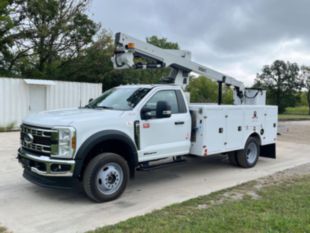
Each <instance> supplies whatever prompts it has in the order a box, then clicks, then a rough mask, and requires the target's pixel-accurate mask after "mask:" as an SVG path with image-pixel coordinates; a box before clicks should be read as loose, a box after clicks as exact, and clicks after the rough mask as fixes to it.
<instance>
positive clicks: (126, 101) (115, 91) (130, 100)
mask: <svg viewBox="0 0 310 233" xmlns="http://www.w3.org/2000/svg"><path fill="white" fill-rule="evenodd" d="M150 90H151V89H150V88H134V87H116V88H112V89H110V90H107V91H105V92H104V93H103V94H102V95H101V96H100V97H98V98H97V99H95V100H93V101H91V102H90V103H89V104H88V105H86V106H85V107H86V108H104V109H114V110H123V111H126V110H132V109H133V108H134V107H135V106H136V105H137V104H138V103H139V102H140V100H141V99H142V98H143V97H144V96H145V95H146V94H147V93H148V92H149V91H150Z"/></svg>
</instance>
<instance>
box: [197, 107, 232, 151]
mask: <svg viewBox="0 0 310 233" xmlns="http://www.w3.org/2000/svg"><path fill="white" fill-rule="evenodd" d="M225 132H226V129H225V114H224V111H223V109H220V108H217V109H206V120H205V130H204V132H203V134H204V135H205V136H204V142H205V144H206V146H207V147H206V148H207V149H208V155H210V154H217V153H222V152H223V151H225Z"/></svg>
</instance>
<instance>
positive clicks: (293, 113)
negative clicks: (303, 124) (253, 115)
mask: <svg viewBox="0 0 310 233" xmlns="http://www.w3.org/2000/svg"><path fill="white" fill-rule="evenodd" d="M279 120H281V121H295V120H296V121H300V120H310V115H309V109H308V107H307V106H300V107H288V108H286V110H285V112H284V114H280V115H279Z"/></svg>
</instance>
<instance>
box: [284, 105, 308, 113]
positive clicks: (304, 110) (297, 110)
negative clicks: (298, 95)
mask: <svg viewBox="0 0 310 233" xmlns="http://www.w3.org/2000/svg"><path fill="white" fill-rule="evenodd" d="M284 114H289V115H290V114H292V115H309V108H308V107H307V106H300V107H288V108H286V109H285V113H284Z"/></svg>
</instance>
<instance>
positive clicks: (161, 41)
mask: <svg viewBox="0 0 310 233" xmlns="http://www.w3.org/2000/svg"><path fill="white" fill-rule="evenodd" d="M146 42H148V43H150V44H152V45H155V46H157V47H160V48H163V49H180V48H179V45H178V43H176V42H170V41H168V39H167V38H164V37H163V38H158V37H157V36H151V37H147V38H146Z"/></svg>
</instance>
